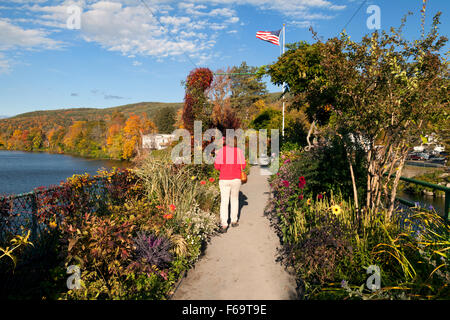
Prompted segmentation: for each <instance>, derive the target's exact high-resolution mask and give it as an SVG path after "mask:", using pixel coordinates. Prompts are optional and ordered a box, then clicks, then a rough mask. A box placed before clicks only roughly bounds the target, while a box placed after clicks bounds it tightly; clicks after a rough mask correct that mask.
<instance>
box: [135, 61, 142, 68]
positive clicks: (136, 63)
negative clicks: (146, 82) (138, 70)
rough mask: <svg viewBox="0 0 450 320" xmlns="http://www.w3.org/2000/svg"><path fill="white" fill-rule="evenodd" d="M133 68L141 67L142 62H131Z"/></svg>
mask: <svg viewBox="0 0 450 320" xmlns="http://www.w3.org/2000/svg"><path fill="white" fill-rule="evenodd" d="M133 66H135V67H139V66H142V62H139V61H133Z"/></svg>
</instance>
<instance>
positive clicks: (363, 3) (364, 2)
mask: <svg viewBox="0 0 450 320" xmlns="http://www.w3.org/2000/svg"><path fill="white" fill-rule="evenodd" d="M366 2H367V0H364V1H363V2H362V3H361V5H360V6H359V8H358V9H357V10H356V11H355V13H354V14H353V15H352V16H351V18H350V19H349V20H348V21H347V23H346V24H345V26H344V27H343V28H342V30H344V29H345V28H347V26H348V25H349V24H350V22H352V20H353V18H354V17H355V16H356V14H357V13H358V12H359V10H361V8H362V7H363V6H364V5H365V4H366Z"/></svg>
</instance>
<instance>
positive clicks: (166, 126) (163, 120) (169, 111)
mask: <svg viewBox="0 0 450 320" xmlns="http://www.w3.org/2000/svg"><path fill="white" fill-rule="evenodd" d="M175 116H176V110H175V109H174V108H170V107H165V108H162V109H161V110H159V111H158V113H157V114H156V116H155V123H156V125H157V126H158V131H159V132H161V133H172V131H173V130H174V125H175Z"/></svg>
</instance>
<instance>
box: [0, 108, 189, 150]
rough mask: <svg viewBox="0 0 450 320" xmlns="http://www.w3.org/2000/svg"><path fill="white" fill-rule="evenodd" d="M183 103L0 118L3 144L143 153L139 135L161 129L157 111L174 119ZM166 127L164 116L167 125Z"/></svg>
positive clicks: (5, 146) (16, 147) (18, 147)
mask: <svg viewBox="0 0 450 320" xmlns="http://www.w3.org/2000/svg"><path fill="white" fill-rule="evenodd" d="M181 106H182V104H181V103H162V102H141V103H135V104H128V105H123V106H118V107H113V108H105V109H96V108H78V109H60V110H48V111H34V112H28V113H24V114H20V115H17V116H14V117H11V118H6V119H1V120H0V149H8V150H25V151H50V152H58V153H70V154H76V155H81V156H88V157H94V158H112V159H130V158H131V157H133V156H134V155H135V154H136V153H137V152H139V148H140V143H141V141H140V140H141V139H140V135H142V134H146V133H150V132H156V131H158V124H155V120H154V119H156V118H157V116H158V114H160V113H164V114H166V115H168V117H169V118H173V121H172V123H174V121H175V119H174V117H175V113H176V111H177V109H179V108H180V107H181ZM169 120H170V119H169ZM169 122H170V121H169ZM167 126H168V125H167V121H166V122H165V123H164V128H165V130H167ZM169 126H170V124H169Z"/></svg>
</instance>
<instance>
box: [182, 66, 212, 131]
mask: <svg viewBox="0 0 450 320" xmlns="http://www.w3.org/2000/svg"><path fill="white" fill-rule="evenodd" d="M213 77H214V75H213V73H212V71H211V70H210V69H208V68H196V69H194V70H192V71H191V72H190V73H189V75H188V77H187V79H186V82H185V88H186V93H185V96H184V108H183V117H182V118H183V126H184V128H185V129H187V130H189V131H190V132H191V133H193V131H194V121H195V120H199V121H202V123H203V128H208V127H209V125H210V117H211V113H212V110H211V105H210V104H209V102H208V99H207V96H206V93H205V91H206V90H207V89H208V88H209V87H210V86H211V83H212V81H213Z"/></svg>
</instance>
